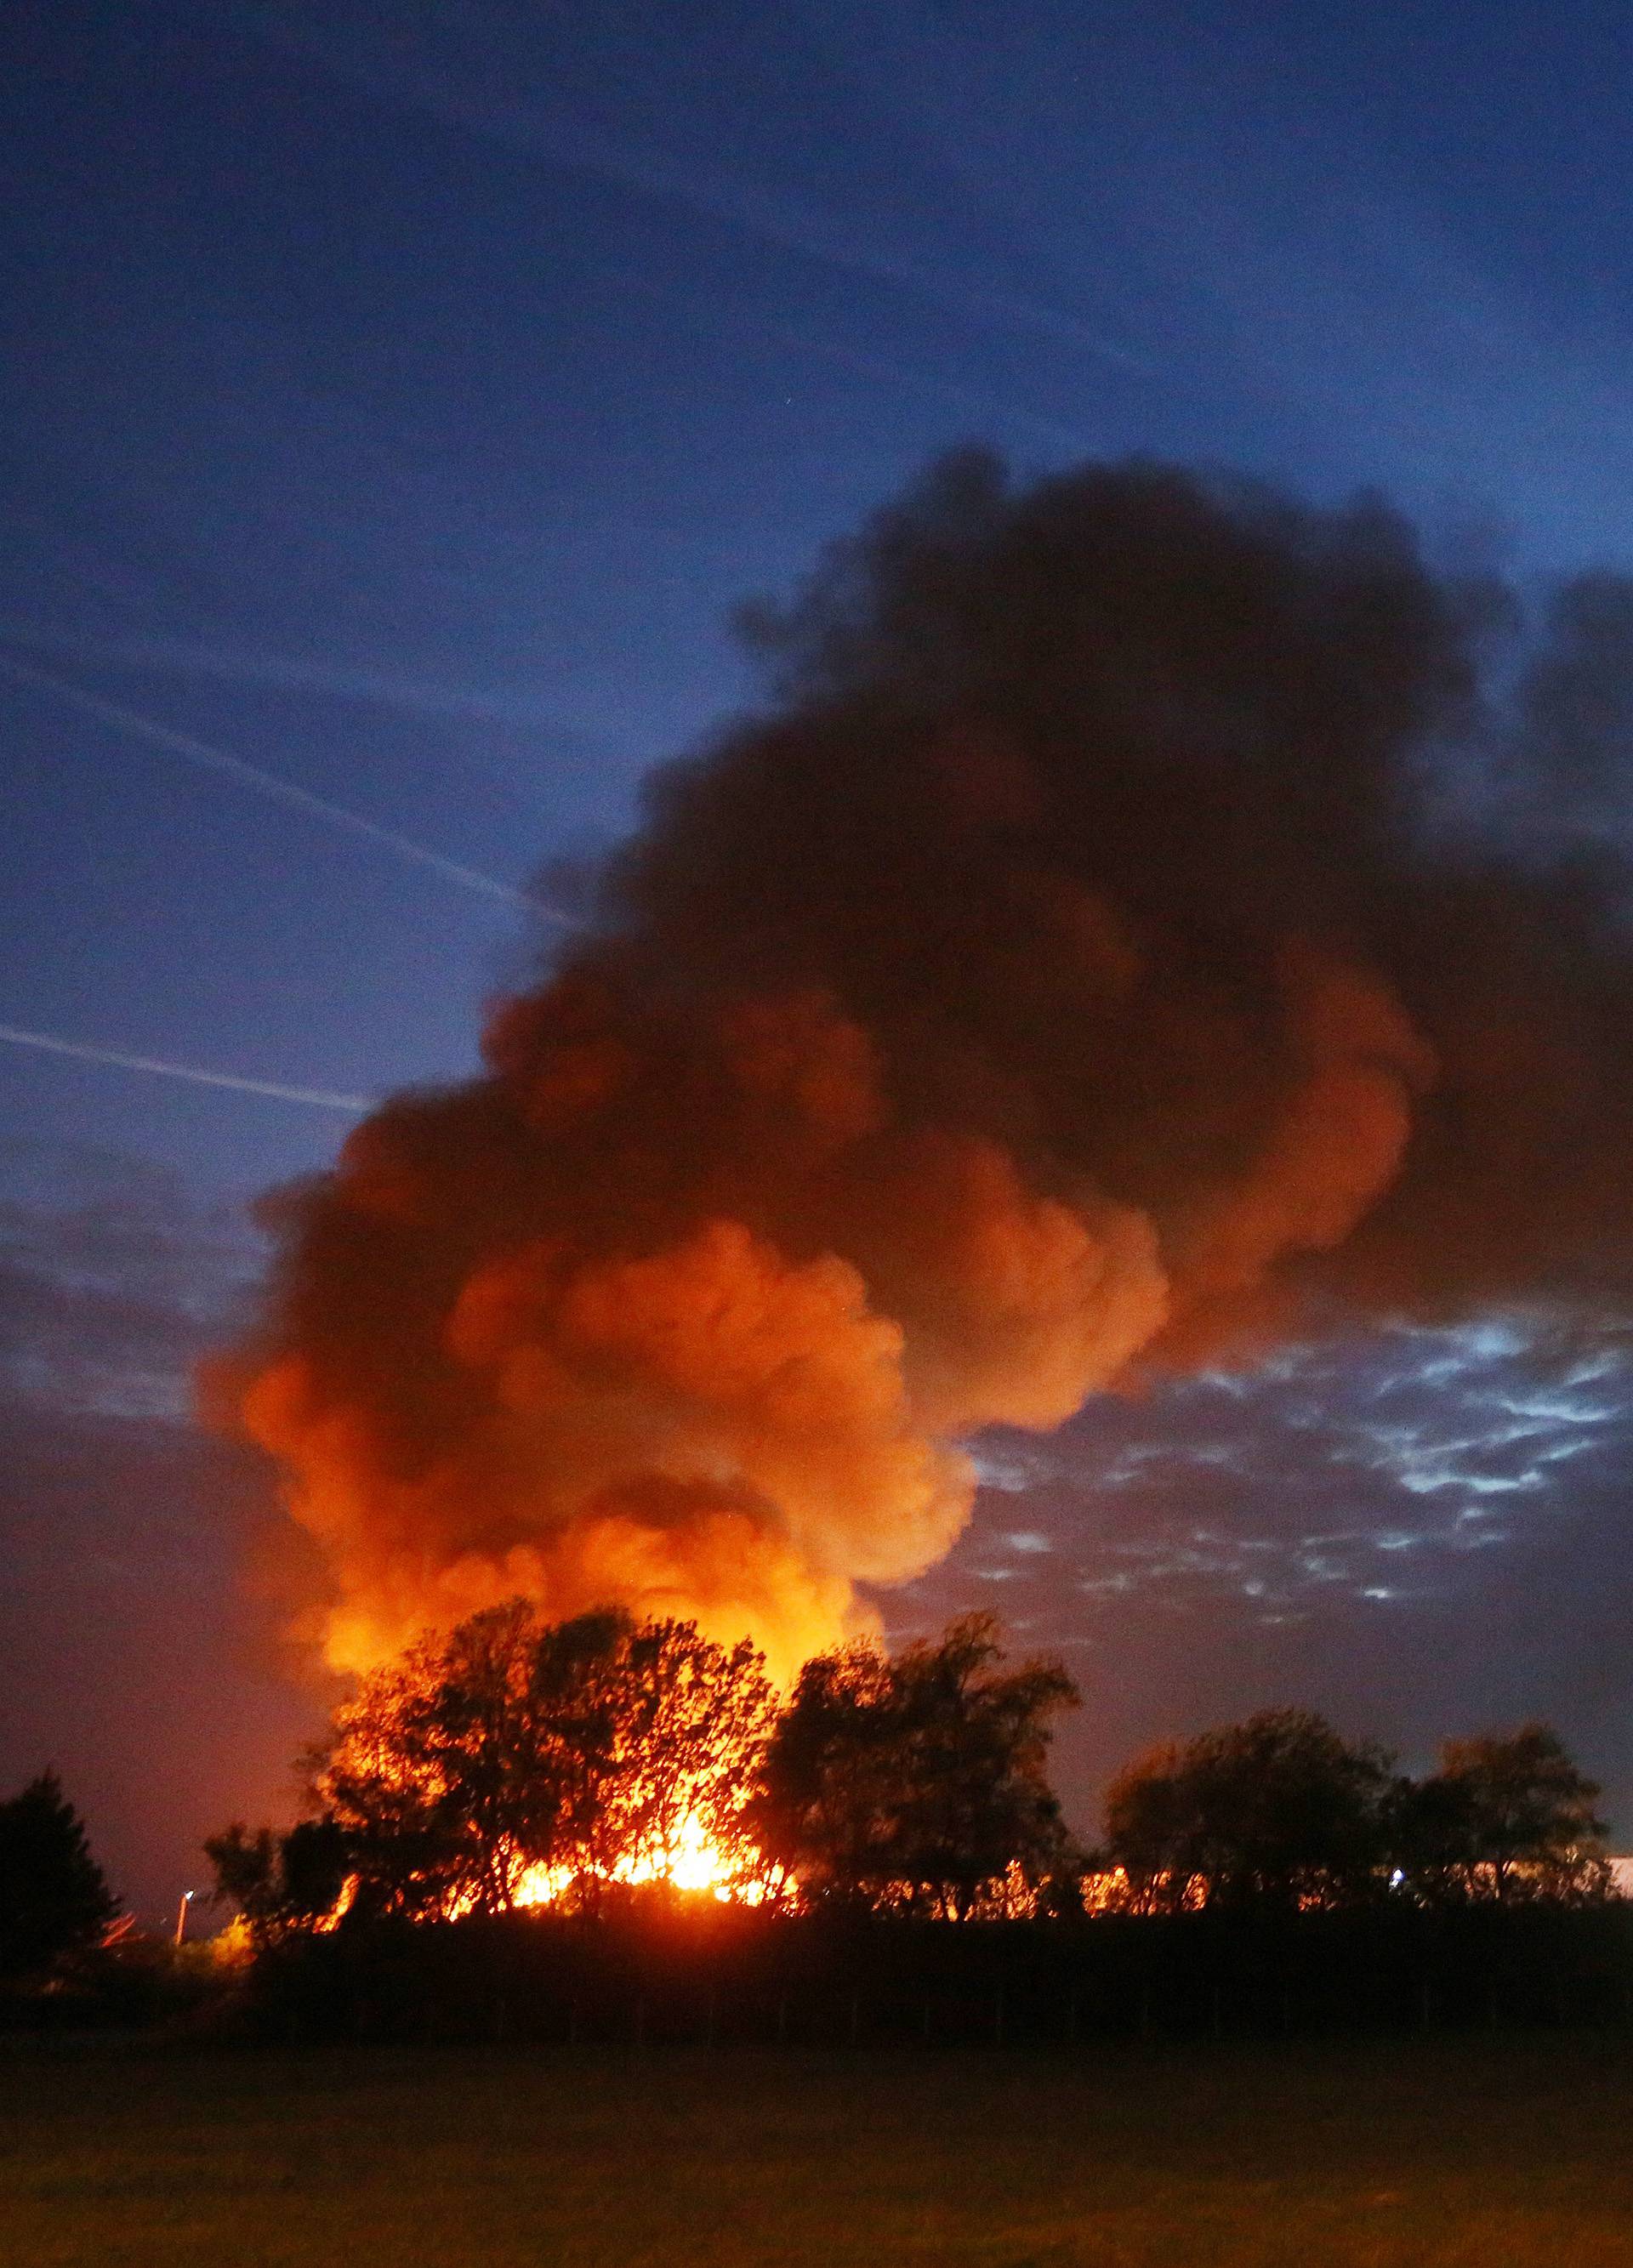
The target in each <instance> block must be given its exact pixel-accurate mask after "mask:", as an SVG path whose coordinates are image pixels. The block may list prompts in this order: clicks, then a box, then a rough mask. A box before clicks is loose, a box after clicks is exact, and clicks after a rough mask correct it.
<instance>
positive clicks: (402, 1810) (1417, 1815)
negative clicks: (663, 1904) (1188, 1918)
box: [206, 1601, 1612, 1938]
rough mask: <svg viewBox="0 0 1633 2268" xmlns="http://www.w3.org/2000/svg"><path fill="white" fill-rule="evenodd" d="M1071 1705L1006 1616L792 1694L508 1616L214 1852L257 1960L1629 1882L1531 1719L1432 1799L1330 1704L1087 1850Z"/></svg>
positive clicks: (1460, 1897)
mask: <svg viewBox="0 0 1633 2268" xmlns="http://www.w3.org/2000/svg"><path fill="white" fill-rule="evenodd" d="M1078 1699H1079V1697H1078V1694H1077V1691H1076V1689H1075V1685H1074V1684H1073V1682H1072V1680H1071V1679H1070V1677H1069V1676H1068V1675H1067V1674H1066V1672H1065V1670H1064V1669H1063V1668H1061V1667H1060V1664H1059V1663H1057V1662H1050V1661H1026V1662H1023V1663H1020V1664H1019V1665H1016V1666H1010V1665H1008V1664H1006V1663H1005V1662H1004V1661H1003V1659H1002V1656H1001V1650H1000V1646H999V1643H998V1637H997V1631H996V1626H995V1624H994V1621H993V1620H992V1618H991V1617H989V1616H966V1617H964V1618H963V1619H961V1620H959V1621H957V1622H955V1623H953V1624H951V1625H950V1627H949V1629H948V1630H947V1631H945V1632H944V1633H943V1634H942V1637H941V1638H939V1639H938V1640H935V1641H928V1640H921V1641H918V1642H915V1643H913V1644H912V1645H909V1646H905V1647H902V1648H900V1649H898V1651H896V1652H895V1653H887V1652H886V1651H884V1650H883V1648H881V1647H879V1646H876V1645H873V1644H870V1643H868V1642H865V1641H864V1642H858V1643H854V1644H852V1645H849V1646H843V1647H839V1648H836V1649H834V1650H831V1651H830V1652H828V1653H823V1654H819V1655H817V1656H816V1657H815V1658H814V1659H813V1660H811V1661H808V1662H807V1663H806V1664H805V1666H804V1668H803V1669H802V1672H801V1673H800V1675H799V1677H798V1679H797V1680H796V1682H795V1683H794V1688H793V1690H792V1691H791V1693H790V1694H789V1695H788V1696H787V1699H786V1700H783V1701H779V1699H778V1698H777V1697H776V1695H775V1694H774V1692H773V1690H772V1686H771V1684H770V1683H769V1681H768V1679H767V1677H766V1675H765V1663H764V1661H763V1660H762V1658H761V1657H760V1655H759V1654H758V1653H757V1652H756V1651H755V1650H754V1649H753V1647H752V1646H749V1645H748V1644H747V1643H746V1642H745V1643H743V1644H741V1645H739V1646H735V1647H725V1646H720V1645H718V1644H717V1643H715V1642H714V1641H713V1640H712V1639H709V1638H706V1637H704V1636H703V1635H702V1634H701V1633H700V1632H699V1631H698V1629H697V1627H696V1625H695V1624H691V1623H689V1622H683V1621H677V1620H669V1621H661V1622H649V1623H644V1624H639V1623H636V1622H635V1621H633V1620H632V1618H631V1617H629V1616H625V1615H623V1614H620V1613H617V1612H611V1611H609V1612H605V1613H597V1614H592V1615H586V1616H579V1617H577V1618H575V1619H574V1620H573V1621H570V1622H565V1623H556V1624H552V1623H550V1622H548V1621H546V1620H545V1619H544V1618H543V1616H541V1615H540V1614H539V1613H538V1611H537V1609H535V1608H534V1607H532V1606H530V1605H528V1603H527V1602H522V1601H514V1602H511V1603H509V1604H508V1605H506V1606H502V1607H499V1608H495V1609H490V1610H488V1611H486V1612H484V1613H482V1614H478V1615H476V1616H472V1617H471V1618H470V1619H469V1620H468V1621H467V1622H465V1623H462V1624H460V1625H459V1627H458V1628H457V1629H455V1630H454V1631H452V1632H451V1633H449V1634H448V1635H447V1636H446V1637H442V1638H435V1639H426V1640H425V1641H423V1642H422V1643H421V1644H420V1645H418V1646H416V1647H415V1648H413V1649H412V1650H411V1651H410V1653H407V1654H406V1655H405V1656H404V1657H403V1659H402V1660H401V1661H399V1662H397V1663H396V1664H395V1665H393V1666H392V1667H390V1668H388V1669H386V1670H383V1671H381V1672H380V1673H378V1674H376V1675H374V1676H373V1677H371V1678H368V1679H367V1680H366V1681H365V1682H364V1683H363V1684H362V1686H361V1687H360V1689H359V1690H358V1693H357V1694H356V1696H355V1697H353V1698H352V1699H351V1700H350V1701H348V1702H347V1703H346V1704H344V1705H343V1707H342V1708H341V1709H340V1710H339V1711H338V1712H336V1716H335V1719H334V1720H333V1723H332V1724H331V1726H330V1727H329V1732H328V1734H327V1735H326V1737H325V1738H324V1740H323V1741H321V1742H320V1743H318V1744H317V1745H316V1747H314V1749H312V1750H311V1751H310V1752H309V1753H308V1755H307V1758H306V1760H305V1770H306V1774H307V1787H308V1792H309V1794H310V1798H311V1807H312V1816H311V1817H310V1818H308V1819H307V1820H306V1821H305V1822H303V1823H302V1824H300V1825H299V1826H298V1827H296V1828H295V1829H293V1830H292V1831H291V1832H289V1833H287V1834H284V1835H278V1834H275V1833H273V1832H272V1831H270V1830H260V1831H259V1832H255V1833H252V1832H250V1830H248V1829H247V1828H246V1827H245V1826H243V1825H242V1824H235V1825H233V1827H231V1828H229V1829H228V1830H225V1833H223V1834H221V1835H219V1836H217V1837H213V1838H211V1842H210V1843H209V1844H208V1845H207V1846H206V1847H207V1850H208V1852H209V1854H210V1856H211V1860H212V1863H213V1865H214V1867H215V1869H216V1876H217V1882H218V1894H219V1895H220V1896H223V1897H225V1898H227V1899H230V1900H231V1901H232V1902H233V1903H234V1904H236V1906H237V1907H238V1908H239V1910H240V1911H241V1912H242V1913H243V1914H244V1915H245V1916H246V1918H247V1919H248V1923H249V1925H250V1926H251V1927H252V1929H253V1930H254V1931H255V1933H257V1934H258V1935H260V1936H261V1937H262V1938H266V1937H270V1936H274V1935H277V1934H278V1933H283V1932H287V1931H290V1930H300V1929H311V1928H313V1927H316V1926H327V1925H329V1923H331V1922H332V1921H333V1920H334V1919H335V1918H336V1916H337V1915H338V1914H340V1913H341V1912H342V1911H344V1912H345V1913H347V1914H349V1915H350V1916H351V1917H354V1918H357V1919H358V1920H361V1919H363V1918H368V1917H398V1918H406V1919H409V1920H416V1919H425V1918H447V1917H457V1916H460V1915H464V1914H471V1913H475V1914H487V1915H499V1914H504V1913H506V1912H509V1911H513V1910H514V1909H515V1908H517V1907H519V1906H524V1905H528V1904H546V1903H547V1904H550V1905H552V1906H553V1907H555V1908H556V1909H557V1910H558V1911H578V1912H590V1913H604V1912H606V1911H608V1910H609V1908H610V1907H611V1906H617V1905H622V1904H627V1903H628V1902H629V1900H630V1899H631V1898H632V1897H637V1896H639V1895H640V1894H641V1892H642V1890H643V1889H644V1887H645V1886H647V1885H648V1884H655V1885H657V1886H659V1888H660V1889H661V1888H662V1887H663V1886H664V1885H666V1884H668V1885H678V1886H680V1887H681V1888H687V1887H695V1888H706V1889H714V1890H717V1891H718V1892H720V1894H722V1895H724V1896H730V1897H733V1898H735V1899H738V1900H741V1901H743V1902H745V1903H750V1904H762V1905H765V1906H768V1907H770V1908H772V1909H779V1908H780V1909H782V1910H784V1911H803V1912H810V1911H821V1910H824V1909H826V1910H834V1909H839V1910H849V1911H871V1912H876V1913H879V1912H888V1913H896V1914H900V1915H903V1916H908V1917H913V1918H946V1919H952V1920H961V1919H969V1918H983V1917H986V1918H1023V1917H1024V1918H1031V1917H1043V1916H1051V1915H1053V1916H1057V1917H1065V1916H1083V1915H1084V1914H1085V1913H1090V1914H1091V1913H1096V1912H1121V1913H1126V1914H1132V1915H1142V1914H1144V1915H1156V1914H1164V1913H1184V1912H1191V1911H1206V1910H1210V1909H1211V1910H1216V1911H1227V1910H1229V1911H1237V1910H1242V1909H1245V1908H1254V1909H1259V1910H1266V1909H1271V1908H1275V1909H1279V1910H1282V1911H1311V1910H1320V1911H1341V1910H1345V1909H1350V1908H1356V1907H1361V1906H1365V1905H1367V1904H1372V1903H1377V1902H1381V1901H1385V1900H1393V1901H1394V1902H1396V1903H1397V1904H1399V1903H1400V1902H1401V1901H1406V1902H1408V1903H1412V1904H1420V1905H1445V1904H1456V1903H1460V1904H1468V1903H1474V1902H1482V1901H1491V1902H1494V1903H1496V1904H1515V1903H1519V1902H1533V1901H1548V1902H1552V1903H1555V1904H1580V1903H1583V1902H1585V1901H1589V1900H1593V1899H1598V1898H1602V1897H1604V1896H1607V1895H1608V1894H1609V1892H1610V1889H1611V1888H1612V1884H1611V1879H1610V1873H1609V1868H1608V1866H1607V1859H1606V1852H1605V1845H1604V1837H1605V1833H1606V1828H1605V1823H1604V1822H1603V1821H1602V1820H1601V1819H1600V1817H1599V1816H1598V1815H1597V1812H1596V1810H1595V1808H1594V1807H1595V1804H1596V1801H1597V1799H1598V1796H1599V1793H1600V1791H1599V1789H1598V1787H1597V1786H1595V1785H1594V1783H1593V1782H1592V1781H1591V1780H1590V1779H1588V1778H1586V1777H1585V1775H1584V1774H1583V1773H1582V1772H1581V1771H1579V1770H1578V1767H1577V1766H1576V1765H1575V1764H1574V1763H1573V1762H1572V1760H1571V1759H1570V1756H1568V1755H1567V1753H1566V1752H1565V1749H1564V1748H1563V1744H1562V1743H1561V1742H1560V1741H1559V1739H1558V1736H1557V1735H1556V1734H1555V1733H1554V1732H1553V1731H1551V1730H1550V1729H1549V1728H1548V1727H1546V1726H1543V1725H1534V1724H1533V1725H1527V1726H1524V1727H1520V1728H1519V1729H1518V1730H1517V1731H1514V1732H1511V1733H1505V1734H1486V1735H1482V1736H1481V1737H1479V1738H1475V1739H1467V1740H1458V1741H1452V1742H1447V1743H1446V1744H1445V1748H1444V1749H1443V1750H1442V1754H1441V1758H1440V1764H1439V1768H1438V1770H1437V1771H1435V1772H1433V1773H1431V1774H1430V1775H1428V1776H1427V1777H1425V1778H1420V1779H1415V1778H1410V1777H1408V1776H1405V1775H1402V1774H1400V1773H1399V1772H1398V1771H1396V1770H1395V1768H1394V1764H1393V1759H1392V1758H1391V1757H1390V1756H1388V1755H1387V1754H1386V1753H1385V1751H1384V1750H1383V1749H1379V1748H1378V1747H1377V1746H1376V1745H1375V1744H1374V1743H1371V1742H1348V1741H1346V1740H1344V1739H1343V1738H1342V1737H1341V1735H1340V1734H1338V1733H1337V1732H1336V1731H1335V1730H1334V1728H1333V1727H1331V1726H1330V1725H1328V1724H1327V1723H1326V1721H1325V1720H1324V1719H1321V1718H1320V1717H1319V1716H1317V1715H1315V1714H1313V1713H1312V1712H1307V1711H1302V1710H1273V1711H1266V1712H1260V1713H1259V1714H1258V1715H1255V1716H1253V1717H1252V1718H1250V1719H1247V1720H1246V1721H1245V1723H1242V1724H1238V1725H1233V1726H1224V1727H1217V1728H1215V1729H1214V1730H1212V1731H1210V1732H1207V1733H1204V1734H1201V1735H1200V1736H1199V1737H1198V1738H1196V1739H1194V1740H1192V1741H1190V1742H1185V1743H1178V1744H1176V1743H1170V1744H1167V1745H1164V1746H1163V1747H1161V1748H1159V1749H1154V1750H1152V1751H1151V1752H1149V1754H1147V1755H1146V1756H1142V1757H1140V1758H1138V1759H1137V1760H1135V1761H1134V1763H1132V1764H1129V1765H1127V1767H1125V1769H1124V1770H1123V1771H1121V1772H1119V1774H1118V1775H1117V1777H1116V1778H1115V1779H1114V1780H1113V1782H1112V1786H1111V1787H1110V1789H1109V1790H1108V1792H1107V1798H1106V1806H1105V1823H1104V1832H1103V1836H1102V1838H1101V1840H1100V1842H1099V1843H1098V1844H1097V1845H1094V1846H1092V1847H1086V1846H1085V1845H1083V1844H1082V1843H1081V1842H1079V1841H1077V1840H1076V1839H1075V1838H1074V1837H1073V1836H1072V1835H1071V1834H1070V1833H1069V1832H1068V1829H1067V1826H1066V1824H1065V1822H1064V1819H1063V1817H1062V1814H1061V1809H1060V1803H1059V1800H1058V1799H1057V1797H1056V1795H1055V1793H1054V1792H1053V1789H1052V1787H1051V1786H1050V1784H1049V1780H1048V1776H1047V1760H1048V1750H1049V1745H1050V1741H1051V1737H1052V1734H1053V1729H1054V1727H1055V1724H1056V1722H1057V1720H1058V1719H1059V1717H1060V1713H1061V1712H1064V1711H1066V1710H1068V1709H1070V1708H1073V1707H1075V1706H1076V1705H1077V1704H1078Z"/></svg>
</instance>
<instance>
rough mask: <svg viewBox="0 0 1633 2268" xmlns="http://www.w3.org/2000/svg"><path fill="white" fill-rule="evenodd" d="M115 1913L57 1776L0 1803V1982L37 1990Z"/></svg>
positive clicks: (93, 1940)
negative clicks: (21, 1984) (34, 1985)
mask: <svg viewBox="0 0 1633 2268" xmlns="http://www.w3.org/2000/svg"><path fill="white" fill-rule="evenodd" d="M118 1911H119V1902H118V1900H117V1899H116V1898H115V1896H114V1895H113V1893H112V1892H111V1891H110V1889H108V1887H107V1881H106V1879H105V1878H104V1876H103V1874H102V1870H101V1868H100V1867H99V1866H98V1864H97V1862H96V1860H95V1859H93V1858H92V1855H91V1846H90V1843H89V1841H88V1840H87V1838H86V1835H85V1822H84V1821H83V1820H82V1819H81V1818H80V1816H79V1814H78V1812H77V1811H76V1810H75V1809H74V1807H73V1805H72V1804H71V1803H70V1802H69V1800H68V1799H67V1797H66V1796H65V1795H64V1794H63V1789H62V1785H61V1783H60V1782H59V1780H58V1779H57V1777H56V1774H55V1772H49V1771H48V1772H42V1773H41V1775H40V1777H39V1778H37V1779H33V1780H31V1781H30V1782H29V1784H28V1786H26V1788H24V1789H23V1790H22V1791H21V1793H19V1794H17V1795H14V1796H13V1797H12V1798H11V1800H10V1801H9V1802H6V1803H0V1981H4V1982H8V1983H9V1982H19V1981H20V1982H25V1983H36V1984H37V1983H41V1982H44V1981H45V1980H47V1979H48V1978H50V1977H53V1976H54V1975H55V1973H57V1972H58V1971H60V1970H61V1969H62V1967H63V1963H64V1962H67V1961H69V1960H70V1959H71V1958H72V1957H73V1956H74V1955H77V1954H83V1953H85V1952H86V1951H87V1950H88V1949H90V1948H92V1947H93V1946H96V1945H98V1944H100V1941H101V1940H102V1938H103V1936H104V1934H105V1933H106V1932H107V1928H108V1926H109V1925H110V1923H112V1922H113V1920H114V1918H115V1916H116V1915H117V1913H118Z"/></svg>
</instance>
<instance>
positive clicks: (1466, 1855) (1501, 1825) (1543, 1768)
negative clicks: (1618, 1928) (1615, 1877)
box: [1391, 1724, 1610, 1902]
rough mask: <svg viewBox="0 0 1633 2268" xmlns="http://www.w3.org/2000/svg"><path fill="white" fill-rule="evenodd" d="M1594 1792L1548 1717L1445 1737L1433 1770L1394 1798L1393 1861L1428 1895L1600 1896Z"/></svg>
mask: <svg viewBox="0 0 1633 2268" xmlns="http://www.w3.org/2000/svg"><path fill="white" fill-rule="evenodd" d="M1599 1793H1600V1791H1599V1787H1598V1785H1597V1784H1596V1783H1595V1782H1594V1781H1592V1780H1591V1779H1589V1778H1586V1776H1585V1774H1584V1773H1583V1772H1581V1771H1578V1768H1577V1766H1576V1765H1575V1764H1573V1762H1572V1761H1571V1759H1570V1756H1569V1755H1568V1754H1567V1753H1566V1750H1565V1748H1564V1744H1563V1742H1562V1741H1561V1740H1560V1737H1559V1735H1558V1734H1557V1733H1555V1731H1554V1730H1553V1729H1552V1727H1549V1726H1548V1725H1539V1724H1530V1725H1522V1726H1520V1727H1518V1730H1517V1731H1515V1732H1512V1733H1491V1734H1482V1735H1481V1736H1480V1737H1478V1738H1476V1739H1473V1740H1462V1741H1448V1742H1445V1745H1444V1746H1443V1748H1442V1749H1441V1751H1440V1770H1439V1771H1438V1772H1437V1773H1435V1774H1434V1775H1433V1776H1432V1777H1431V1778H1428V1779H1425V1780H1422V1781H1418V1782H1416V1783H1410V1782H1408V1783H1405V1784H1403V1786H1402V1787H1401V1789H1400V1792H1399V1794H1398V1795H1397V1797H1396V1800H1395V1803H1394V1806H1393V1819H1392V1823H1391V1824H1392V1837H1391V1840H1392V1845H1393V1852H1392V1855H1393V1862H1394V1864H1395V1866H1397V1867H1399V1868H1400V1871H1401V1873H1402V1874H1404V1876H1405V1878H1406V1880H1407V1881H1408V1883H1409V1884H1410V1886H1411V1887H1412V1889H1414V1890H1415V1892H1416V1894H1417V1895H1418V1896H1422V1897H1425V1898H1429V1899H1430V1900H1440V1899H1445V1898H1448V1897H1450V1898H1481V1897H1489V1898H1496V1899H1500V1900H1504V1901H1505V1902H1507V1901H1512V1900H1515V1899H1519V1898H1539V1897H1541V1898H1558V1899H1574V1900H1579V1899H1583V1898H1588V1897H1596V1896H1604V1895H1605V1894H1606V1892H1607V1890H1608V1888H1609V1883H1610V1874H1609V1868H1608V1866H1607V1862H1606V1858H1605V1844H1604V1837H1605V1834H1606V1826H1605V1822H1604V1821H1603V1820H1602V1819H1600V1817H1599V1816H1598V1815H1596V1813H1595V1811H1594V1808H1593V1807H1594V1804H1595V1803H1596V1801H1597V1800H1598V1797H1599Z"/></svg>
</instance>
